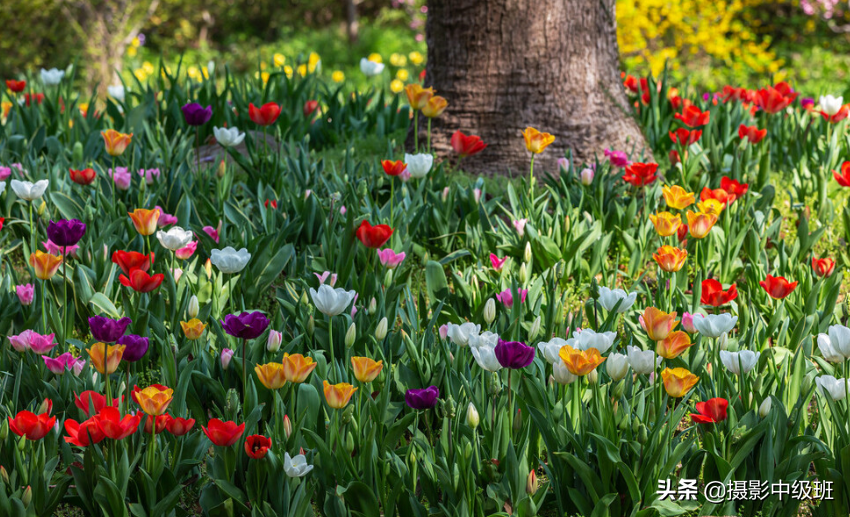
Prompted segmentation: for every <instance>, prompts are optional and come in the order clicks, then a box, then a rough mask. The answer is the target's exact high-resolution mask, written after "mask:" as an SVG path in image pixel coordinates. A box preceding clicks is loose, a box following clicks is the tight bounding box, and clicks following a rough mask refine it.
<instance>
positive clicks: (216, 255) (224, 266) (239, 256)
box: [210, 246, 251, 273]
mask: <svg viewBox="0 0 850 517" xmlns="http://www.w3.org/2000/svg"><path fill="white" fill-rule="evenodd" d="M249 260H251V254H250V253H248V250H247V249H246V248H242V249H241V250H239V251H236V250H235V249H233V248H232V247H230V246H227V247H226V248H224V249H223V250H212V252H211V253H210V262H212V264H213V265H214V266H215V267H217V268H218V270H219V271H221V272H222V273H238V272H240V271H242V270H243V269H245V266H247V265H248V261H249Z"/></svg>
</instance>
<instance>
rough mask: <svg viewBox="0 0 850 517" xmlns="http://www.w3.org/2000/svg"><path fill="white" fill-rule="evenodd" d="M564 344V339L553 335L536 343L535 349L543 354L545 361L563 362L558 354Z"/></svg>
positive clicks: (552, 362)
mask: <svg viewBox="0 0 850 517" xmlns="http://www.w3.org/2000/svg"><path fill="white" fill-rule="evenodd" d="M566 344H567V341H566V340H564V339H561V338H559V337H553V338H552V340H551V341H546V342H544V343H538V344H537V349H538V350H540V353H541V354H542V355H543V358H544V359H546V362H547V363H549V364H552V365H554V364H557V363H561V362H563V361H562V360H561V356H560V355H559V354H560V352H561V349H562V348H564V346H565V345H566Z"/></svg>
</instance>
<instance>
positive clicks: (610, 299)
mask: <svg viewBox="0 0 850 517" xmlns="http://www.w3.org/2000/svg"><path fill="white" fill-rule="evenodd" d="M636 299H637V293H626V291H624V290H622V289H608V288H607V287H602V286H599V303H600V304H602V307H604V308H605V310H606V311H608V312H611V311H612V310H614V306H615V305H617V302H619V301H620V300H622V303H620V306H619V307H618V308H617V312H618V313H620V314H622V313H624V312H626V311H627V310H629V308H630V307H631V306H632V305H634V303H635V300H636Z"/></svg>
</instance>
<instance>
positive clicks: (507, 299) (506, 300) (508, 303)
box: [496, 289, 528, 309]
mask: <svg viewBox="0 0 850 517" xmlns="http://www.w3.org/2000/svg"><path fill="white" fill-rule="evenodd" d="M527 295H528V289H519V297H520V303H523V302H525V297H526V296H527ZM496 299H497V300H499V301H500V302H502V303H503V304H504V305H505V307H507V308H508V309H510V308H511V307H513V305H514V296H513V294H511V290H510V289H505V290H504V291H502V292H501V293H499V294H497V295H496Z"/></svg>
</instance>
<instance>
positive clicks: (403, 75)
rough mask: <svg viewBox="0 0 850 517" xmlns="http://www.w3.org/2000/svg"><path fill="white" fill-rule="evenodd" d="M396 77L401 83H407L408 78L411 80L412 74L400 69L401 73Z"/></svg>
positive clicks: (396, 74)
mask: <svg viewBox="0 0 850 517" xmlns="http://www.w3.org/2000/svg"><path fill="white" fill-rule="evenodd" d="M395 77H396V79H398V80H399V81H407V80H408V78H410V74H409V73H408V71H407V70H406V69H404V68H402V69H399V71H398V72H396V73H395Z"/></svg>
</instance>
